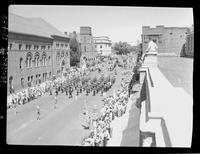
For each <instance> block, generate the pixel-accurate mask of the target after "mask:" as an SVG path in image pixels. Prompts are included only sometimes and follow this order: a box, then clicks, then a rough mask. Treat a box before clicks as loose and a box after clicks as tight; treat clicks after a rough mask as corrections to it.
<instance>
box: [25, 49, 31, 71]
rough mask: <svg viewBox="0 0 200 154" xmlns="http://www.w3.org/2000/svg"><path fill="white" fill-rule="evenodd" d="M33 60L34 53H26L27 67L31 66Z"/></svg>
mask: <svg viewBox="0 0 200 154" xmlns="http://www.w3.org/2000/svg"><path fill="white" fill-rule="evenodd" d="M31 61H32V53H31V52H28V53H27V55H26V67H27V68H30V67H31Z"/></svg>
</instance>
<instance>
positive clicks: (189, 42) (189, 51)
mask: <svg viewBox="0 0 200 154" xmlns="http://www.w3.org/2000/svg"><path fill="white" fill-rule="evenodd" d="M185 56H186V57H193V56H194V29H193V28H192V29H190V30H188V34H187V37H186V43H185Z"/></svg>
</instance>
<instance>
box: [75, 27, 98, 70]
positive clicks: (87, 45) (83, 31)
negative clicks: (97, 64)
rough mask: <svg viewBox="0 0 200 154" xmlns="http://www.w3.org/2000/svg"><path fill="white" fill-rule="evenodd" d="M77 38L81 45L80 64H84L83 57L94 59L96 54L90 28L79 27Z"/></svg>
mask: <svg viewBox="0 0 200 154" xmlns="http://www.w3.org/2000/svg"><path fill="white" fill-rule="evenodd" d="M77 39H78V41H79V42H80V45H81V60H80V65H81V66H82V65H83V64H84V62H83V61H84V60H83V59H84V58H86V59H94V58H95V57H96V56H97V51H96V50H95V46H94V40H93V36H92V28H91V27H88V26H84V27H80V33H79V35H78V37H77Z"/></svg>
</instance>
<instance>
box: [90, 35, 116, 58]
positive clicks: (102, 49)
mask: <svg viewBox="0 0 200 154" xmlns="http://www.w3.org/2000/svg"><path fill="white" fill-rule="evenodd" d="M93 39H94V44H95V49H96V51H97V53H98V54H100V55H104V56H106V55H110V54H111V45H112V42H111V40H110V39H109V37H107V36H99V37H93Z"/></svg>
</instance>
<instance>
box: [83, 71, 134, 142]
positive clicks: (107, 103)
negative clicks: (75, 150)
mask: <svg viewBox="0 0 200 154" xmlns="http://www.w3.org/2000/svg"><path fill="white" fill-rule="evenodd" d="M124 75H125V78H123V79H122V82H121V87H120V89H118V90H117V91H116V93H114V95H113V96H109V97H106V98H105V99H104V100H103V101H104V105H103V107H102V108H101V110H100V113H94V114H92V115H88V116H87V122H88V124H87V126H88V129H90V134H89V136H87V137H85V138H84V139H83V141H82V143H81V145H82V146H106V145H107V143H108V140H109V139H110V138H111V137H112V129H111V127H110V123H111V122H112V121H113V120H115V118H117V117H121V116H123V115H124V114H125V112H126V108H127V103H128V98H129V95H128V88H129V87H128V85H129V83H130V80H131V76H132V73H131V72H125V73H124ZM94 115H95V116H94Z"/></svg>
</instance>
